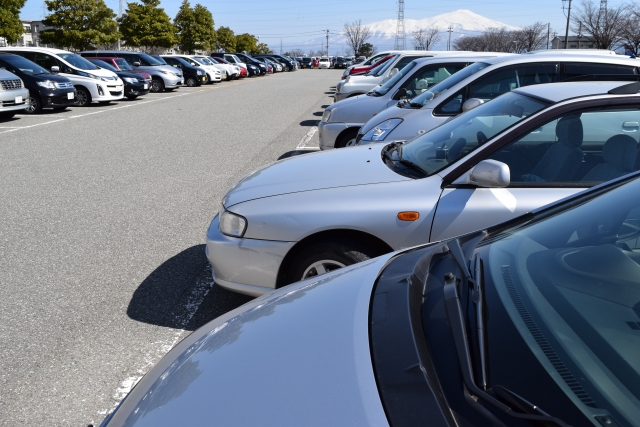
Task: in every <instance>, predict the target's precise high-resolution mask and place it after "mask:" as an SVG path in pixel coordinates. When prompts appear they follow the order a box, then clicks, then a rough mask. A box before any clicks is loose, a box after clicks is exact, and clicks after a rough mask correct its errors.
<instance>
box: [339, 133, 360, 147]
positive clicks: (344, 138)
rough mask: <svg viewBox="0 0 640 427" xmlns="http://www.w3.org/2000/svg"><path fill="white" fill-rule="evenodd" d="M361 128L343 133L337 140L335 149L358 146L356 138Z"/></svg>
mask: <svg viewBox="0 0 640 427" xmlns="http://www.w3.org/2000/svg"><path fill="white" fill-rule="evenodd" d="M358 130H359V128H349V129H347V130H346V131H344V132H342V133H341V134H340V135H339V136H338V138H337V139H336V142H335V144H334V145H333V146H334V147H335V148H344V147H351V146H354V145H356V138H357V137H358Z"/></svg>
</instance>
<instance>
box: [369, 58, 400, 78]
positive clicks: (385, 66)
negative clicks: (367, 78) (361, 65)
mask: <svg viewBox="0 0 640 427" xmlns="http://www.w3.org/2000/svg"><path fill="white" fill-rule="evenodd" d="M397 58H398V57H397V56H396V57H394V58H391V59H390V60H388V61H386V62H385V63H384V64H381V65H380V66H379V67H378V70H377V71H374V70H371V71H370V73H373V74H375V75H376V76H377V77H380V76H381V75H383V74H384V73H386V72H387V70H388V69H389V68H391V66H392V65H393V64H394V63H395V62H396V59H397Z"/></svg>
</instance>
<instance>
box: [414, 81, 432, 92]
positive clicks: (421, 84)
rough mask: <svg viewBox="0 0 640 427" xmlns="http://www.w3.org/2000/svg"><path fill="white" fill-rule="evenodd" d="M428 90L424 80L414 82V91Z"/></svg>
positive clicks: (427, 83)
mask: <svg viewBox="0 0 640 427" xmlns="http://www.w3.org/2000/svg"><path fill="white" fill-rule="evenodd" d="M424 89H429V82H428V81H427V80H426V79H420V80H418V81H417V82H416V90H424Z"/></svg>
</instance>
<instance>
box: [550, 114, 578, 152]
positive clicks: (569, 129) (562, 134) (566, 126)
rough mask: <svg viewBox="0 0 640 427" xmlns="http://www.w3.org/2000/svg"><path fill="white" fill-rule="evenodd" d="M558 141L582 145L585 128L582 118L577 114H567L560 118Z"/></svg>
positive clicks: (557, 126)
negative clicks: (583, 127)
mask: <svg viewBox="0 0 640 427" xmlns="http://www.w3.org/2000/svg"><path fill="white" fill-rule="evenodd" d="M556 136H557V137H558V142H561V143H563V144H567V145H570V146H572V147H580V146H581V145H582V137H583V129H582V120H580V117H577V116H566V117H563V118H561V119H560V120H558V124H557V125H556Z"/></svg>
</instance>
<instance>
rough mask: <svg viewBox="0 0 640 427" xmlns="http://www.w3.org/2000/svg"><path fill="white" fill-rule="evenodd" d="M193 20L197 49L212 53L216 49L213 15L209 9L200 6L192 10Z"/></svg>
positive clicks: (197, 5)
mask: <svg viewBox="0 0 640 427" xmlns="http://www.w3.org/2000/svg"><path fill="white" fill-rule="evenodd" d="M193 15H194V18H195V33H196V44H197V46H198V49H202V50H204V51H212V50H215V48H216V41H217V36H216V30H215V28H214V25H215V24H214V22H213V15H212V14H211V12H209V9H207V8H206V7H204V6H203V5H201V4H196V6H195V7H194V8H193Z"/></svg>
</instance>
